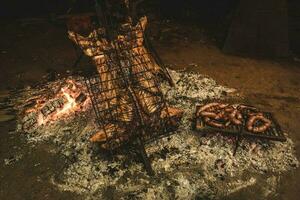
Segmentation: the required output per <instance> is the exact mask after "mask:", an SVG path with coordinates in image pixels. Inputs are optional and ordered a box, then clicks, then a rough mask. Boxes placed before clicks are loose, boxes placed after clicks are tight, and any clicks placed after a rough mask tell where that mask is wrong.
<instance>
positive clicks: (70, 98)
mask: <svg viewBox="0 0 300 200" xmlns="http://www.w3.org/2000/svg"><path fill="white" fill-rule="evenodd" d="M66 82H67V83H68V85H67V86H65V87H62V88H61V89H60V92H59V93H58V94H57V95H56V97H55V98H54V99H57V98H63V99H64V104H63V107H62V108H60V109H57V111H55V112H54V113H52V114H50V115H48V116H46V117H45V116H44V115H43V114H42V113H41V111H40V110H39V109H35V110H39V111H38V114H37V124H38V125H39V126H40V125H43V124H46V123H47V122H49V121H55V120H57V119H59V118H62V117H64V116H68V115H70V114H71V113H74V112H76V111H79V110H85V108H87V107H88V106H87V105H88V104H89V103H88V102H89V98H88V97H87V99H86V100H85V102H84V103H83V104H81V105H79V104H78V103H76V97H77V96H78V95H79V94H80V93H81V92H82V90H81V89H80V87H77V85H76V83H75V82H74V81H73V80H67V81H66ZM44 105H45V103H44V104H42V105H39V107H40V108H41V107H43V106H44ZM32 110H33V109H30V110H28V112H29V111H32Z"/></svg>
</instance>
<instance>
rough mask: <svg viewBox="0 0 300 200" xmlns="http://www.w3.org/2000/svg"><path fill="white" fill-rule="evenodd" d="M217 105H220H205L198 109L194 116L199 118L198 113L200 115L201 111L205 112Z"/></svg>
mask: <svg viewBox="0 0 300 200" xmlns="http://www.w3.org/2000/svg"><path fill="white" fill-rule="evenodd" d="M219 104H220V103H216V102H214V103H209V104H206V105H204V106H202V107H200V108H199V110H198V111H197V113H196V116H200V113H201V112H203V111H205V110H207V109H209V108H211V107H214V106H217V105H219Z"/></svg>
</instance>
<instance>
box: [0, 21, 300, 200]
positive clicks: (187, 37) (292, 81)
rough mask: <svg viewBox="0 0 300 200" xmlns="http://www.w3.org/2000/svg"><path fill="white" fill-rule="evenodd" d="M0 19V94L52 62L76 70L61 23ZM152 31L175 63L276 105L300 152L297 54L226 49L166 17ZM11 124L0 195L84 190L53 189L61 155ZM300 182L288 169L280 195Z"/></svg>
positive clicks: (6, 128)
mask: <svg viewBox="0 0 300 200" xmlns="http://www.w3.org/2000/svg"><path fill="white" fill-rule="evenodd" d="M0 26H1V32H0V38H1V39H0V69H1V73H0V91H1V92H0V97H1V96H2V97H3V96H5V95H6V93H7V91H8V90H9V89H13V88H16V87H19V88H20V87H24V86H27V85H30V84H32V83H34V82H36V81H39V80H41V79H43V75H45V74H46V73H47V72H49V71H50V70H52V71H53V70H55V71H57V72H58V73H65V72H66V70H72V67H71V66H72V64H73V63H74V60H75V52H74V50H73V48H72V45H71V42H70V41H69V40H68V38H67V35H66V29H65V27H64V26H62V25H57V24H50V23H37V24H30V25H28V24H27V25H26V24H24V23H23V24H22V23H17V22H9V23H7V22H6V23H4V22H0ZM164 27H165V26H164ZM174 27H175V28H174ZM178 30H180V31H178ZM188 30H189V31H188ZM152 33H153V39H154V46H155V47H156V49H157V51H158V53H159V55H160V56H161V58H162V59H163V61H164V62H165V63H166V64H167V65H168V66H170V68H173V69H184V68H185V69H187V70H191V71H197V72H200V73H202V74H206V75H208V76H210V77H212V78H213V79H215V80H216V81H217V82H218V83H220V84H222V85H226V86H229V87H233V88H236V89H237V90H238V91H239V92H240V93H241V94H242V96H244V99H245V102H247V103H250V104H253V105H257V106H258V107H260V108H263V109H264V110H268V111H272V112H274V113H275V116H276V118H277V119H278V121H279V123H280V124H281V125H282V128H283V130H284V131H286V132H288V133H289V135H290V137H291V138H292V140H293V141H294V142H295V145H296V152H297V157H298V159H300V134H299V133H300V123H299V118H300V63H299V62H298V63H297V62H292V61H288V60H286V59H285V60H271V59H258V58H256V59H255V58H247V57H238V56H232V55H225V54H223V53H222V52H221V50H220V49H219V48H218V47H217V46H216V45H215V44H214V43H215V42H213V40H211V39H208V38H207V37H206V36H205V33H204V32H203V30H201V29H200V28H197V27H191V26H190V27H185V26H183V27H182V28H180V26H179V25H168V28H166V30H162V31H161V32H160V33H157V32H155V31H153V32H152ZM0 114H1V112H0ZM1 115H3V116H6V115H5V114H3V113H2V114H1ZM3 116H1V118H3ZM7 117H8V118H9V117H10V115H8V116H7ZM13 126H14V121H13V119H12V120H9V122H0V138H1V139H0V141H1V144H0V199H41V198H43V199H66V198H69V199H77V198H79V197H78V196H76V195H74V194H70V193H67V192H58V191H56V189H55V188H53V187H52V186H51V183H49V181H48V179H49V177H50V176H51V175H52V174H55V173H57V171H59V170H58V169H60V167H62V166H63V162H64V161H63V160H61V159H59V158H58V157H57V156H54V155H50V154H49V153H47V149H48V148H51V147H49V145H41V146H39V147H36V148H34V149H29V148H28V147H27V146H26V144H24V143H25V142H24V138H23V139H22V137H16V136H14V135H12V134H10V131H11V130H12V129H13ZM18 151H22V155H23V158H22V159H23V160H26V162H16V164H14V165H4V159H6V158H9V157H10V156H11V155H13V154H14V153H15V152H18ZM299 185H300V169H299V168H298V169H296V170H294V171H292V172H290V173H289V174H286V175H284V176H283V178H282V180H281V185H280V188H279V195H278V196H277V197H276V199H290V200H293V199H295V200H296V199H298V196H299V195H300V191H299V190H298V188H299ZM248 192H249V191H247V190H242V191H241V192H239V193H238V194H235V195H234V196H232V197H230V198H231V199H249V196H247V194H248ZM251 199H252V198H251Z"/></svg>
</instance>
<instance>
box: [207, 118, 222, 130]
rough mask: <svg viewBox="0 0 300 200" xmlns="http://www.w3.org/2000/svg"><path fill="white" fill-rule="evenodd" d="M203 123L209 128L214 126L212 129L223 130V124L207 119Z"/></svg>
mask: <svg viewBox="0 0 300 200" xmlns="http://www.w3.org/2000/svg"><path fill="white" fill-rule="evenodd" d="M204 121H205V122H206V123H207V124H208V125H210V126H214V127H218V128H224V124H221V123H219V122H216V121H213V120H211V119H210V118H209V117H205V118H204Z"/></svg>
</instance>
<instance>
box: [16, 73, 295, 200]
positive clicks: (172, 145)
mask: <svg viewBox="0 0 300 200" xmlns="http://www.w3.org/2000/svg"><path fill="white" fill-rule="evenodd" d="M170 74H171V76H172V78H173V79H174V82H175V83H176V86H175V87H174V88H170V87H168V86H167V85H162V89H163V91H164V93H165V96H166V98H167V100H168V102H169V103H170V104H171V105H174V106H176V107H180V108H182V109H184V111H185V115H184V117H183V120H182V125H181V126H180V128H179V130H178V131H177V133H176V134H174V135H172V136H170V137H168V138H163V139H161V140H159V141H156V142H153V143H151V144H150V145H148V146H147V148H146V150H147V153H148V155H149V157H150V158H151V161H152V167H153V169H154V171H155V173H156V175H155V176H154V177H149V176H148V175H147V174H146V172H145V170H144V168H143V165H142V163H140V162H139V161H136V159H133V158H134V157H135V156H134V155H133V156H132V153H127V154H119V155H116V156H114V158H113V160H110V159H108V158H107V157H106V156H104V155H103V154H101V153H99V152H98V150H97V147H96V146H94V145H91V144H90V143H89V142H88V138H89V136H90V135H91V134H93V133H94V132H95V130H96V125H95V124H94V114H93V113H92V111H91V109H90V110H88V111H86V112H83V113H77V114H76V115H74V116H73V117H72V118H71V119H68V118H66V119H64V120H60V121H57V122H55V123H52V124H51V125H50V126H43V127H40V128H37V129H36V130H35V131H34V132H33V133H30V134H28V140H29V141H31V142H40V141H53V142H54V143H55V144H57V151H58V152H61V154H63V155H64V156H66V158H68V159H69V160H70V161H71V162H70V164H69V165H68V166H67V167H66V168H65V169H64V171H63V172H62V175H61V176H60V177H53V178H52V179H51V181H52V182H53V184H54V185H56V186H57V187H58V188H59V189H61V190H63V191H71V192H76V193H78V194H81V195H82V196H83V198H84V199H112V198H116V199H195V198H199V199H202V198H203V199H215V198H223V197H226V196H228V195H231V194H232V193H235V192H238V191H239V190H241V189H243V188H245V187H254V186H255V185H258V186H263V187H260V188H263V190H262V191H261V192H260V193H257V195H260V196H262V197H266V198H267V197H269V196H270V195H274V193H276V185H277V184H278V181H273V179H274V177H275V180H277V178H278V177H280V176H281V174H282V173H284V172H286V171H288V170H292V169H293V168H296V167H298V166H299V163H298V160H297V159H296V157H295V155H294V153H295V152H294V144H293V142H292V141H291V139H289V138H288V139H287V142H284V143H280V142H268V143H263V142H260V141H248V140H247V141H246V140H243V141H242V142H241V144H240V147H239V148H238V150H237V153H236V155H235V156H233V149H234V141H233V138H228V137H223V136H221V135H220V134H215V135H210V136H205V137H201V136H200V134H199V133H196V132H194V131H192V129H191V121H190V119H191V118H192V116H193V113H194V111H195V105H196V104H198V103H201V101H204V100H207V99H222V98H223V97H224V94H226V93H230V92H232V91H234V90H233V89H231V88H226V87H223V86H220V85H218V84H217V83H216V82H215V81H214V80H213V79H211V78H209V77H205V76H203V75H201V74H196V73H188V72H176V71H172V70H170ZM51 84H54V85H55V83H51ZM25 93H29V94H30V93H38V92H36V91H33V89H28V90H26V91H25ZM23 98H24V97H23ZM17 100H21V101H22V99H17ZM261 176H264V177H268V178H266V179H265V178H259V177H261ZM258 180H259V181H258ZM274 188H275V190H274Z"/></svg>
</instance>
